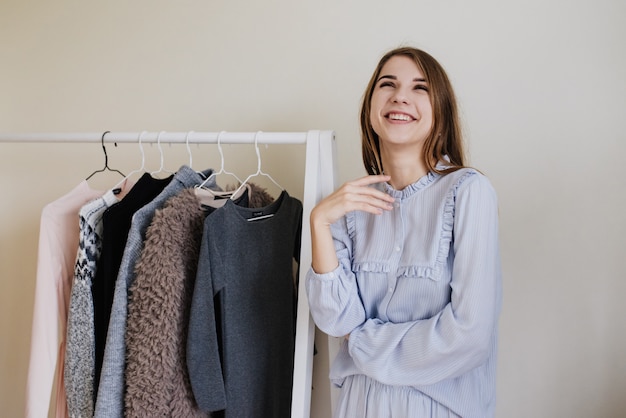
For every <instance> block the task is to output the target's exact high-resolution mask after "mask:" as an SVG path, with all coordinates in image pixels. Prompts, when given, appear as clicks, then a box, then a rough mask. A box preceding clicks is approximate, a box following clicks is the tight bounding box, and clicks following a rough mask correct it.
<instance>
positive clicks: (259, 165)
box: [254, 131, 262, 173]
mask: <svg viewBox="0 0 626 418" xmlns="http://www.w3.org/2000/svg"><path fill="white" fill-rule="evenodd" d="M261 133H262V131H257V133H256V134H254V149H255V150H256V159H257V173H261V152H260V151H259V135H260V134H261Z"/></svg>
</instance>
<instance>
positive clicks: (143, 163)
mask: <svg viewBox="0 0 626 418" xmlns="http://www.w3.org/2000/svg"><path fill="white" fill-rule="evenodd" d="M147 133H148V132H146V131H142V132H141V133H140V134H139V139H138V142H139V151H140V152H141V167H139V168H138V169H137V170H133V171H131V172H130V173H128V175H127V176H126V177H124V178H123V179H122V180H121V181H120V182H119V183H117V184H116V185H115V186H114V187H113V188H114V189H117V188H118V187H120V186H121V185H122V183H124V182H125V181H126V180H128V179H129V178H130V176H132V175H133V174H137V173H140V172H142V171H144V167H145V165H146V154H145V153H144V151H143V143H142V142H141V139H142V138H143V136H144V135H145V134H147Z"/></svg>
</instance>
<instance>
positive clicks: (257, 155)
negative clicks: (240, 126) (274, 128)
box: [231, 131, 285, 199]
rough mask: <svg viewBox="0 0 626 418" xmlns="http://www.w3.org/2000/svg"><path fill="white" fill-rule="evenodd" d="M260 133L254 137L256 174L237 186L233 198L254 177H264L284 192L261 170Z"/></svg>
mask: <svg viewBox="0 0 626 418" xmlns="http://www.w3.org/2000/svg"><path fill="white" fill-rule="evenodd" d="M262 133H263V132H262V131H258V132H257V133H256V134H255V135H254V148H255V150H256V158H257V170H256V173H253V174H250V175H249V176H248V178H246V179H245V180H244V181H243V182H242V183H241V185H240V186H239V188H238V189H237V190H236V191H235V193H233V196H235V195H237V193H239V190H240V189H241V188H243V187H244V186H245V185H246V184H247V183H248V181H249V180H250V179H251V178H252V177H256V176H259V175H261V176H265V177H267V178H269V179H270V180H271V181H272V183H274V184H275V185H276V187H278V188H279V189H280V190H281V192H282V191H283V190H285V189H283V187H282V186H281V185H280V184H278V183H277V182H276V180H274V179H273V178H272V176H270V175H269V174H268V173H264V172H263V170H261V153H260V151H259V135H260V134H262ZM231 199H232V198H231Z"/></svg>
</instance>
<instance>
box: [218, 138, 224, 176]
mask: <svg viewBox="0 0 626 418" xmlns="http://www.w3.org/2000/svg"><path fill="white" fill-rule="evenodd" d="M225 132H226V131H220V132H219V133H218V134H217V149H218V151H219V152H220V160H221V165H220V173H223V172H224V152H223V151H222V142H221V138H222V134H223V133H225Z"/></svg>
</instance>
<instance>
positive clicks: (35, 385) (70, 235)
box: [25, 180, 133, 418]
mask: <svg viewBox="0 0 626 418" xmlns="http://www.w3.org/2000/svg"><path fill="white" fill-rule="evenodd" d="M132 185H133V183H132V182H131V181H125V183H124V184H123V185H122V189H123V190H122V192H121V193H120V195H119V197H120V198H121V196H122V195H123V194H125V193H126V192H128V190H129V189H130V188H131V187H132ZM103 194H104V191H98V190H93V189H91V187H90V186H89V184H88V183H87V181H86V180H83V181H82V182H80V183H79V184H78V185H77V186H76V187H75V188H74V189H72V190H71V191H70V192H69V193H67V194H66V195H64V196H62V197H60V198H59V199H57V200H55V201H54V202H51V203H49V204H47V205H46V206H45V207H44V208H43V210H42V212H41V221H40V229H39V249H38V255H37V281H36V285H35V306H34V312H33V326H32V336H31V343H30V344H31V345H30V364H29V367H28V378H27V383H26V414H25V417H26V418H41V417H47V416H48V409H49V405H50V397H51V395H52V387H53V384H54V383H55V379H56V395H55V399H56V418H66V417H68V414H67V402H66V398H65V384H64V382H63V365H64V362H65V335H66V327H67V313H68V308H69V302H70V292H71V287H72V280H73V279H74V264H75V262H76V254H77V251H78V239H79V222H78V212H79V210H80V208H81V207H82V206H83V205H85V204H86V203H88V202H89V201H91V200H93V199H96V198H98V197H100V196H102V195H103ZM55 369H56V374H55Z"/></svg>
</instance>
